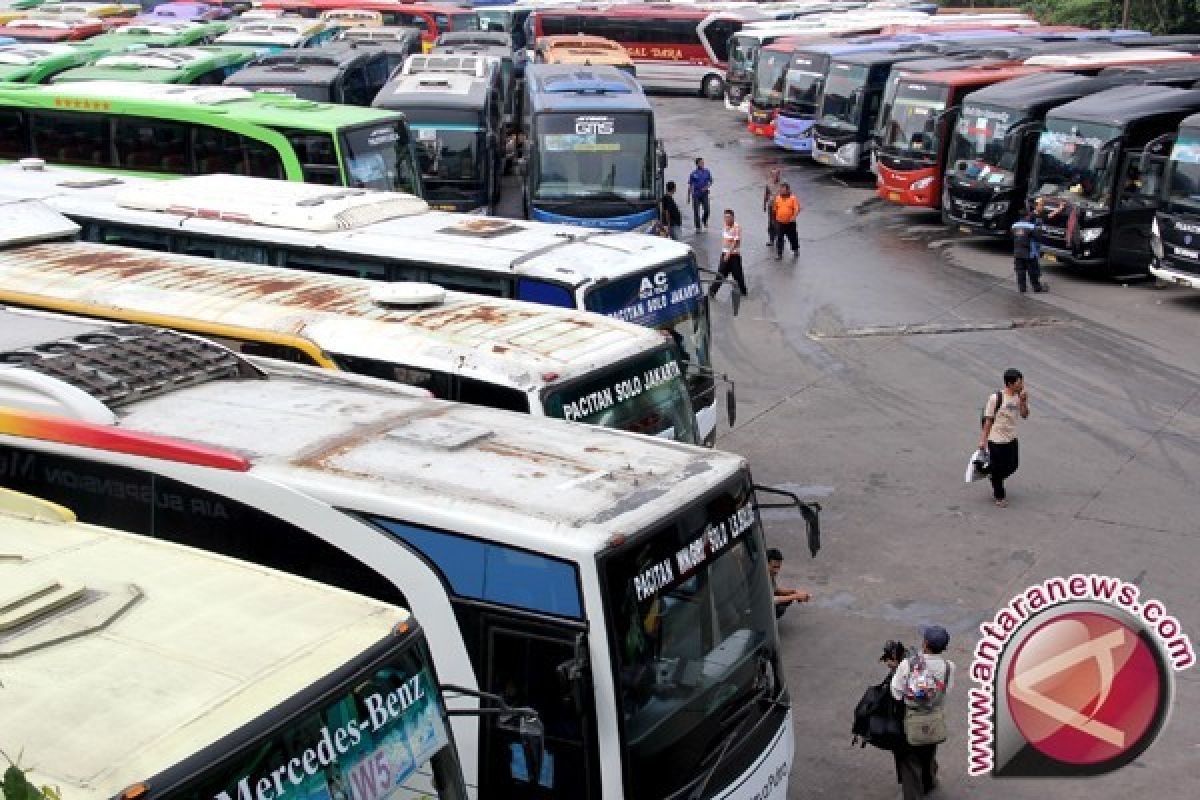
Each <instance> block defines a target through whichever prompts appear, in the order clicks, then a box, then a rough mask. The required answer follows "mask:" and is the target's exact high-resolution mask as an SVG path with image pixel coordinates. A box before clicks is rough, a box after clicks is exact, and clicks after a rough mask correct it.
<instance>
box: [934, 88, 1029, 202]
mask: <svg viewBox="0 0 1200 800" xmlns="http://www.w3.org/2000/svg"><path fill="white" fill-rule="evenodd" d="M1017 113H1018V112H1015V111H1012V110H1010V109H1006V108H1000V107H997V106H983V105H977V106H973V105H964V106H963V112H962V116H960V117H959V119H958V124H957V125H956V126H955V128H954V139H953V140H952V141H951V142H950V151H949V157H948V158H947V161H946V172H947V173H949V174H951V175H954V176H955V177H958V178H960V179H963V180H969V181H979V182H981V183H985V184H988V185H992V186H1001V187H1010V186H1013V185H1014V184H1015V183H1016V171H1017V161H1018V159H1019V158H1020V156H1021V153H1020V150H1019V149H1018V144H1019V143H1018V142H1006V141H1005V138H1006V135H1007V134H1008V131H1009V129H1010V128H1012V126H1013V125H1014V124H1019V122H1020V120H1017V121H1016V122H1014V120H1015V119H1016V117H1017Z"/></svg>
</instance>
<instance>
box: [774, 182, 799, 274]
mask: <svg viewBox="0 0 1200 800" xmlns="http://www.w3.org/2000/svg"><path fill="white" fill-rule="evenodd" d="M771 213H772V214H773V215H774V217H775V260H776V261H781V260H782V259H783V240H784V238H787V241H788V244H790V245H791V246H792V258H795V257H796V256H798V255H799V254H800V238H799V236H798V235H797V233H796V217H798V216H799V215H800V201H799V200H797V199H796V195H794V194H792V187H791V186H790V185H788V184H787V183H784V184H783V185H782V186H780V187H779V194H778V195H777V196H776V197H775V202H774V203H773V204H772V206H771Z"/></svg>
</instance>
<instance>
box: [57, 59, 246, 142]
mask: <svg viewBox="0 0 1200 800" xmlns="http://www.w3.org/2000/svg"><path fill="white" fill-rule="evenodd" d="M257 55H258V54H257V53H256V52H255V51H254V50H252V49H250V48H238V47H169V48H168V47H160V48H154V49H152V50H151V49H147V50H135V51H133V52H126V53H112V54H110V55H106V56H101V57H100V58H98V59H96V60H95V61H93V62H92V63H91V64H87V65H84V66H80V67H74V68H73V69H68V70H64V71H63V72H60V73H59V74H58V75H55V76H54V77H53V78H52V79H51V80H50V82H51V83H55V84H59V83H75V82H80V81H136V82H138V83H176V84H186V85H193V86H220V85H221V82H222V81H224V80H225V79H226V78H228V77H229V76H230V75H232V74H234V73H235V72H237V71H238V70H240V69H241V68H242V67H244V66H245V65H246V64H248V63H249V62H250V61H251V60H253V59H254V58H255V57H256V56H257ZM130 157H132V156H130Z"/></svg>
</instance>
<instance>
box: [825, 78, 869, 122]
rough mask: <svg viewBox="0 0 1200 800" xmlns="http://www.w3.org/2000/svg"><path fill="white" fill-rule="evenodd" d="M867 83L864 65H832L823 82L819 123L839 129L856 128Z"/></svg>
mask: <svg viewBox="0 0 1200 800" xmlns="http://www.w3.org/2000/svg"><path fill="white" fill-rule="evenodd" d="M866 83H867V68H866V67H834V68H833V69H832V70H831V71H830V73H829V80H828V81H826V83H825V94H824V96H823V98H822V100H821V118H820V119H819V120H817V121H818V122H819V123H820V124H821V125H823V126H825V127H829V128H840V129H841V130H847V131H856V130H858V118H859V115H860V114H861V113H862V101H863V87H864V86H866Z"/></svg>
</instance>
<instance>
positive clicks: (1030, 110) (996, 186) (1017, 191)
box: [942, 64, 1200, 237]
mask: <svg viewBox="0 0 1200 800" xmlns="http://www.w3.org/2000/svg"><path fill="white" fill-rule="evenodd" d="M1197 80H1200V64H1196V65H1193V66H1191V67H1186V66H1184V65H1176V66H1171V67H1162V68H1152V67H1147V68H1145V69H1141V70H1132V69H1117V70H1104V71H1102V72H1101V73H1100V74H1099V75H1097V76H1088V75H1078V74H1075V73H1073V72H1043V73H1038V74H1036V75H1029V76H1027V77H1024V78H1016V79H1013V80H1008V81H1004V82H1003V83H997V84H993V85H991V86H987V87H985V88H983V89H977V90H976V91H974V92H971V93H970V94H969V95H967V96H966V97H965V98H964V99H963V111H962V114H961V116H960V117H959V119H958V122H957V123H956V125H955V128H954V131H955V132H954V136H953V138H952V139H951V142H950V149H949V152H948V154H947V156H946V171H945V177H944V180H945V186H946V189H945V196H944V198H943V201H942V218H943V220H944V221H945V222H946V223H947V224H948V225H954V226H957V227H959V228H960V229H961V230H962V231H963V232H964V233H975V234H985V235H990V236H1000V237H1006V236H1008V235H1009V231H1010V229H1011V227H1012V224H1013V223H1014V222H1015V221H1016V219H1017V216H1018V215H1019V214H1020V212H1021V211H1022V210H1023V209H1024V207H1025V198H1026V197H1027V196H1028V194H1029V176H1030V172H1031V170H1032V167H1033V162H1034V160H1035V159H1036V157H1037V141H1038V134H1040V133H1041V132H1042V131H1043V130H1044V129H1045V119H1046V113H1047V112H1048V111H1049V110H1050V109H1052V108H1054V107H1055V106H1060V105H1062V104H1063V103H1069V102H1071V101H1072V100H1078V99H1079V98H1081V97H1087V96H1088V95H1091V94H1095V93H1096V92H1102V91H1105V90H1106V89H1111V88H1113V87H1116V86H1122V85H1126V84H1131V83H1156V84H1158V85H1181V86H1182V85H1186V84H1188V83H1190V82H1194V81H1197Z"/></svg>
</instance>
